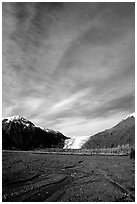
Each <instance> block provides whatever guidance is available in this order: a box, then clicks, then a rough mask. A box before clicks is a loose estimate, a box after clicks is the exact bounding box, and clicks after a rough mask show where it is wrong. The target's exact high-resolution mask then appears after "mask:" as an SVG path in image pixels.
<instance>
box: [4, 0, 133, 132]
mask: <svg viewBox="0 0 137 204" xmlns="http://www.w3.org/2000/svg"><path fill="white" fill-rule="evenodd" d="M134 6H135V4H134V3H133V2H129V3H125V2H122V3H112V2H111V3H105V2H103V3H92V2H90V3H87V2H86V3H84V2H83V3H72V2H71V3H67V2H65V3H63V2H62V3H59V2H58V3H55V2H47V3H46V2H45V3H33V2H31V3H30V2H28V3H27V2H25V3H23V2H22V3H9V2H8V3H6V2H4V3H3V23H2V25H3V69H2V70H3V73H2V76H3V93H2V94H3V98H2V100H3V107H2V109H3V117H5V116H10V115H23V116H24V117H26V118H28V119H30V120H32V122H34V123H36V124H37V125H40V126H45V127H47V128H53V129H58V130H60V131H62V132H63V133H64V134H67V135H72V136H76V135H85V136H86V135H89V134H92V133H95V132H97V131H99V130H101V129H103V128H107V126H108V127H110V126H111V125H113V124H115V123H116V122H118V120H120V119H122V118H123V117H125V116H126V115H128V114H130V113H132V112H134V95H135V94H134V91H135V49H134V47H135V37H134V35H135V26H134V24H135V22H134V21H135V19H134V18H135V17H134V16H135V13H134Z"/></svg>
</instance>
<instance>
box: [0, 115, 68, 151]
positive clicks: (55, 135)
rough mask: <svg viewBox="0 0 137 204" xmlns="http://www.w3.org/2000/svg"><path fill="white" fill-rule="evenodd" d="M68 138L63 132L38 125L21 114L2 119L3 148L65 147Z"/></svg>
mask: <svg viewBox="0 0 137 204" xmlns="http://www.w3.org/2000/svg"><path fill="white" fill-rule="evenodd" d="M66 139H68V138H67V137H66V136H64V135H63V134H62V133H60V132H58V131H54V130H50V129H45V128H41V127H37V126H35V125H34V124H33V123H32V122H31V121H29V120H27V119H25V118H23V117H21V116H12V117H7V118H4V119H3V120H2V149H17V150H31V149H34V148H51V147H56V148H57V147H58V148H63V147H64V143H65V140H66Z"/></svg>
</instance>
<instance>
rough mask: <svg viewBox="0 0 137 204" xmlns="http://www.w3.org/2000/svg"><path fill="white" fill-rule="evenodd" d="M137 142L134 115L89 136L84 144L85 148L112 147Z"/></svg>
mask: <svg viewBox="0 0 137 204" xmlns="http://www.w3.org/2000/svg"><path fill="white" fill-rule="evenodd" d="M123 144H129V145H131V146H132V145H134V144H135V118H134V116H131V117H128V118H126V119H125V120H122V121H121V122H120V123H118V124H117V125H116V126H114V127H112V128H110V129H107V130H105V131H102V132H99V133H97V134H95V135H93V136H91V137H90V138H89V140H88V141H87V142H86V143H85V144H84V145H83V146H82V148H85V149H94V148H112V147H117V146H118V145H120V146H121V145H123Z"/></svg>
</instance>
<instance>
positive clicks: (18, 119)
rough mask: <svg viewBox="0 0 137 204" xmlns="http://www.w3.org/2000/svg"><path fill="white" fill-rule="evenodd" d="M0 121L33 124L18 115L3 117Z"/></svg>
mask: <svg viewBox="0 0 137 204" xmlns="http://www.w3.org/2000/svg"><path fill="white" fill-rule="evenodd" d="M2 121H3V122H5V123H10V122H14V123H20V124H23V125H26V126H27V127H28V126H29V125H33V126H35V125H34V124H33V123H32V122H31V121H29V120H27V119H25V118H24V117H21V116H18V115H15V116H11V117H6V118H3V119H2Z"/></svg>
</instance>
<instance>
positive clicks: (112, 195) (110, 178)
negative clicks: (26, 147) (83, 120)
mask: <svg viewBox="0 0 137 204" xmlns="http://www.w3.org/2000/svg"><path fill="white" fill-rule="evenodd" d="M2 164H3V165H2V169H3V170H2V186H3V188H2V191H3V198H2V200H3V201H5V202H9V201H10V202H17V201H20V202H23V201H26V202H34V201H37V202H42V201H45V202H50V201H51V202H61V201H63V202H87V201H88V202H98V201H99V202H120V201H121V202H127V201H129V202H133V201H135V161H134V160H132V159H129V157H127V156H123V157H121V156H85V155H83V156H80V155H58V154H54V155H52V154H40V153H38V152H11V151H9V152H8V151H3V153H2Z"/></svg>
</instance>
